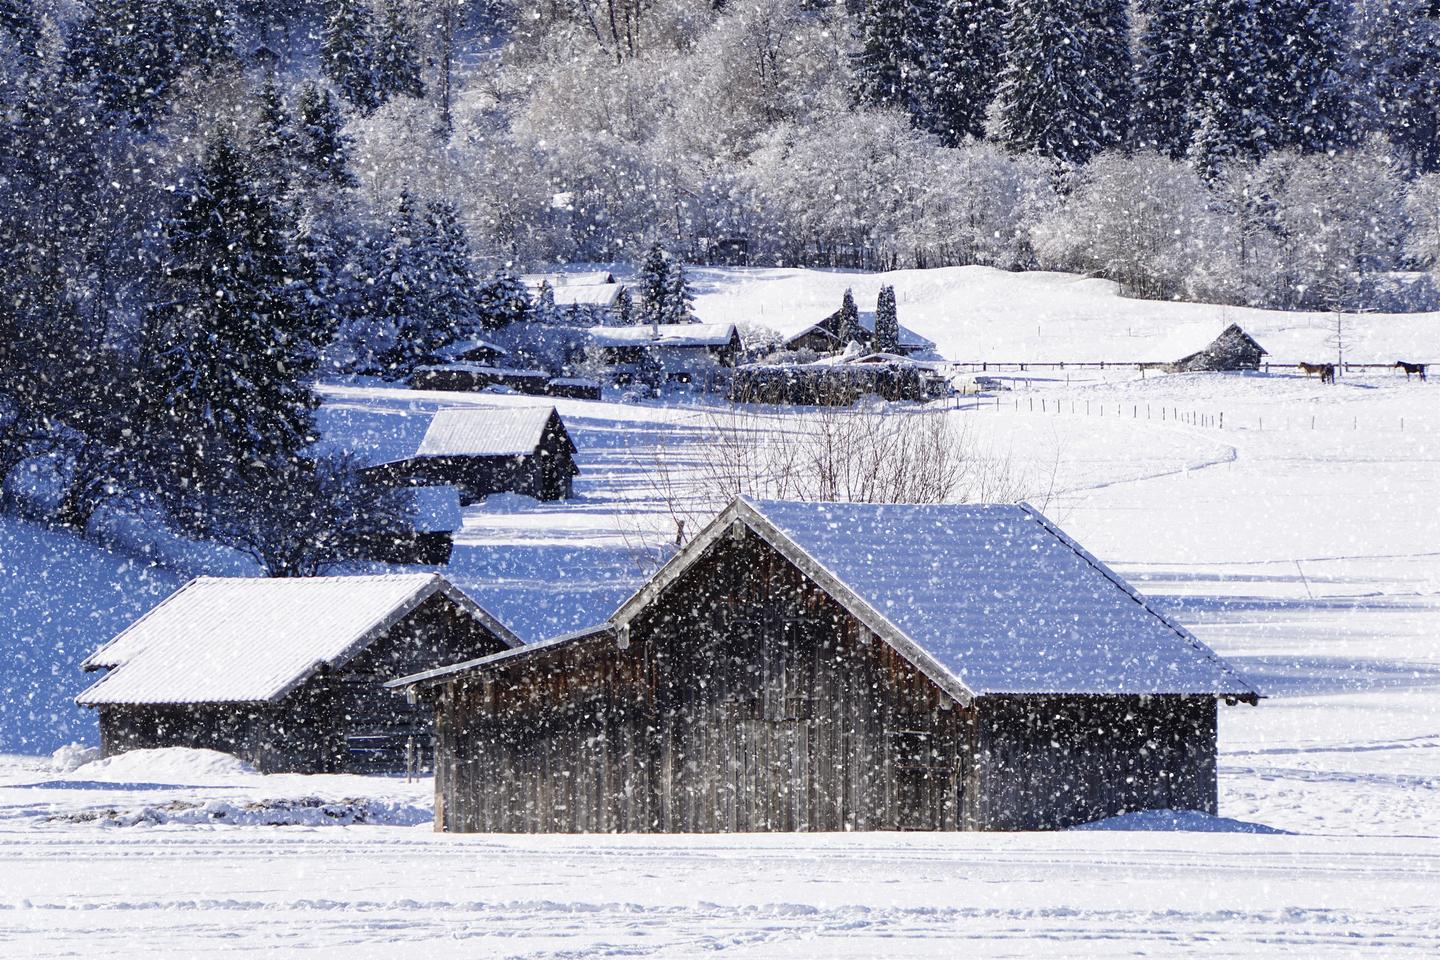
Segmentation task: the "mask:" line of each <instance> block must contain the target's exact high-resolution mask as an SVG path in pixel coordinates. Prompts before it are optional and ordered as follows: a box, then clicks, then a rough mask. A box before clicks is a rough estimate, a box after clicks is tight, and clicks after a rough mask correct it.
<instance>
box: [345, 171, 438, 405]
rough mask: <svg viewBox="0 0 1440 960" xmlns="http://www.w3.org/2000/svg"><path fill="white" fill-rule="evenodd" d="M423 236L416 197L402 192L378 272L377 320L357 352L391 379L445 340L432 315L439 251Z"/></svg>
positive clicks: (423, 227) (382, 251)
mask: <svg viewBox="0 0 1440 960" xmlns="http://www.w3.org/2000/svg"><path fill="white" fill-rule="evenodd" d="M424 232H425V224H424V223H423V222H422V219H421V216H420V212H419V210H418V208H417V205H416V203H415V198H414V197H413V196H412V195H411V194H410V193H408V192H405V193H402V194H401V195H400V199H399V201H398V203H397V204H396V208H395V213H394V215H393V216H392V217H391V218H390V221H389V224H388V225H387V231H386V233H387V235H386V238H385V242H384V243H383V244H382V246H381V247H380V249H379V251H378V260H377V263H376V265H375V268H374V277H375V293H374V299H375V315H374V322H373V325H372V327H371V329H370V330H369V331H368V332H367V335H366V337H365V339H366V340H367V341H368V342H367V343H364V344H361V345H360V347H361V349H360V350H359V351H358V352H360V353H361V354H362V355H365V354H367V353H368V355H369V356H370V357H373V365H374V366H376V367H378V372H380V373H381V374H383V375H386V376H391V377H394V376H403V375H406V374H409V373H410V372H411V371H412V370H414V368H415V366H416V364H418V363H419V362H420V359H421V358H422V357H423V356H425V354H427V353H428V352H430V351H431V350H433V349H434V348H435V347H436V346H438V345H439V344H440V343H442V342H444V341H443V338H441V337H440V336H439V331H438V330H437V328H438V327H439V326H440V324H439V323H438V322H437V320H436V317H435V315H434V313H433V306H434V301H435V296H434V288H433V281H434V272H433V270H434V263H433V253H434V252H433V250H432V249H430V247H429V246H428V245H427V244H426V242H425V236H424Z"/></svg>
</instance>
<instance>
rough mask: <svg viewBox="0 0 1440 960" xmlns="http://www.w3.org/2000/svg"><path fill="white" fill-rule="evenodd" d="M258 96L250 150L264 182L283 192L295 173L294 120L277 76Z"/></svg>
mask: <svg viewBox="0 0 1440 960" xmlns="http://www.w3.org/2000/svg"><path fill="white" fill-rule="evenodd" d="M256 100H257V102H256V111H255V121H254V133H253V135H252V137H251V143H250V152H251V154H252V155H253V157H254V160H255V164H256V168H257V172H258V173H259V174H260V175H261V177H262V182H266V183H269V184H270V186H271V189H272V190H273V191H274V192H275V194H276V195H277V196H278V195H282V194H284V193H285V190H286V187H287V185H288V184H289V182H290V178H291V176H292V175H293V173H294V169H293V168H294V163H295V155H296V148H297V144H296V138H295V130H294V121H293V120H292V119H291V117H290V111H289V110H288V109H286V107H285V100H284V98H283V97H282V96H281V93H280V87H279V86H278V85H277V84H276V83H275V78H274V77H273V76H272V77H267V78H266V79H265V82H264V83H263V84H262V85H261V87H260V90H259V93H258V94H257V98H256Z"/></svg>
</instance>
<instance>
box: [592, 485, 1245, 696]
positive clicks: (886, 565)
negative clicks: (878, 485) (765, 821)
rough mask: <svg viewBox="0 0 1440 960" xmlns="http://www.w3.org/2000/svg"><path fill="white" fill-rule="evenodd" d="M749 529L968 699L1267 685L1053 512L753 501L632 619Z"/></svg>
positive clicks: (635, 605) (1236, 692) (1230, 692)
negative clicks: (1051, 516)
mask: <svg viewBox="0 0 1440 960" xmlns="http://www.w3.org/2000/svg"><path fill="white" fill-rule="evenodd" d="M741 528H743V529H748V530H749V531H751V532H753V533H754V534H755V535H756V536H758V537H759V538H761V539H762V540H764V541H765V542H766V543H767V544H769V545H770V546H771V547H772V548H773V549H775V550H776V551H778V552H779V553H780V554H782V555H783V556H785V557H786V558H787V559H788V560H790V561H791V562H792V563H794V564H795V565H796V566H797V567H798V568H799V569H800V570H801V571H803V572H804V573H805V574H806V575H807V576H808V577H810V578H811V579H812V580H814V581H815V582H816V583H818V584H819V585H820V586H821V587H822V588H823V589H824V590H825V591H826V592H827V593H828V594H829V595H830V596H832V597H834V598H835V599H836V600H837V601H838V602H839V603H840V604H841V605H842V606H844V607H845V609H846V610H847V611H849V612H850V613H851V615H853V616H855V617H856V618H857V619H858V620H860V621H861V622H862V623H864V624H865V625H866V626H868V627H869V628H870V629H871V630H873V631H875V633H876V634H877V635H878V636H880V637H882V638H884V639H885V640H886V641H888V642H889V643H890V644H891V645H892V646H894V647H895V649H896V650H897V651H898V652H900V653H901V654H902V655H903V656H905V657H906V659H907V660H909V661H910V662H911V663H912V664H914V666H915V667H916V668H917V669H919V670H920V671H921V672H922V673H924V674H925V675H926V676H928V677H930V679H931V680H932V681H934V682H935V683H936V684H937V685H938V686H939V687H940V688H941V689H943V690H945V691H946V692H947V693H949V694H950V695H951V696H953V697H954V698H955V699H956V700H957V701H959V702H961V703H969V702H970V701H971V700H973V699H974V698H975V697H978V696H994V695H1013V694H1057V695H1098V696H1121V695H1161V694H1174V695H1211V696H1217V697H1223V698H1226V699H1233V700H1244V701H1254V700H1255V699H1257V698H1258V694H1257V692H1256V691H1255V690H1254V689H1253V688H1252V687H1251V686H1250V685H1249V684H1247V683H1245V681H1244V680H1242V679H1241V678H1240V677H1239V676H1238V675H1237V674H1236V673H1235V671H1234V670H1233V669H1232V668H1231V667H1230V666H1229V664H1227V663H1226V662H1225V661H1224V660H1222V659H1221V658H1220V657H1218V656H1217V655H1216V654H1215V653H1214V652H1213V651H1211V650H1210V649H1209V648H1208V647H1206V646H1205V645H1204V644H1203V643H1201V642H1200V641H1199V640H1198V639H1196V638H1195V637H1194V636H1193V635H1192V634H1190V632H1189V631H1187V630H1186V629H1185V628H1184V627H1182V626H1180V625H1179V624H1177V623H1175V622H1174V621H1172V620H1170V619H1169V618H1167V617H1166V616H1165V615H1164V614H1162V613H1160V612H1159V611H1158V610H1156V609H1155V608H1154V607H1153V606H1152V605H1151V604H1150V603H1149V602H1148V601H1147V600H1145V598H1144V597H1142V596H1141V595H1140V594H1139V593H1138V592H1136V591H1135V590H1134V589H1133V588H1132V587H1130V586H1129V585H1128V584H1127V583H1126V582H1125V581H1124V580H1123V579H1122V578H1120V577H1119V576H1118V575H1116V574H1115V573H1113V572H1112V571H1111V570H1109V569H1108V568H1107V567H1105V566H1104V564H1102V563H1100V561H1098V560H1097V559H1095V558H1094V557H1093V556H1091V555H1090V554H1088V553H1087V552H1085V551H1084V550H1083V549H1081V548H1080V547H1079V545H1078V544H1076V543H1075V542H1074V541H1073V540H1071V539H1070V538H1069V537H1067V536H1065V534H1064V533H1062V532H1061V531H1060V530H1059V529H1058V528H1057V527H1055V526H1054V525H1053V524H1052V523H1051V522H1050V521H1048V520H1047V519H1045V518H1044V517H1043V516H1042V515H1041V514H1040V513H1039V512H1038V511H1036V510H1034V509H1033V508H1031V507H1029V506H1023V505H1022V506H1011V505H912V504H833V503H782V502H765V501H751V500H747V499H740V500H737V501H736V502H735V503H733V504H731V506H730V507H728V508H727V509H726V510H725V511H724V512H723V513H722V514H721V515H720V516H719V517H718V518H717V519H716V520H715V521H714V522H712V523H711V525H710V526H709V527H707V528H706V530H705V531H704V532H703V533H701V535H700V536H698V537H697V538H696V539H695V540H694V541H692V542H691V543H690V544H689V545H688V546H687V547H686V548H685V550H683V551H682V552H681V553H680V554H678V555H677V556H676V557H674V558H673V559H672V560H671V561H670V563H668V564H667V565H666V566H665V567H664V568H663V569H662V570H661V571H660V572H659V573H658V574H657V575H656V576H655V577H654V578H653V579H652V580H651V581H650V582H649V583H647V584H646V585H645V586H644V587H642V588H641V589H640V591H638V592H637V593H636V594H635V595H634V596H633V597H631V598H630V599H629V600H628V601H626V602H625V604H623V605H622V606H621V608H620V609H619V610H618V611H617V612H616V614H615V615H614V617H613V618H612V619H613V622H614V623H615V624H616V626H617V628H618V629H619V630H621V631H623V630H624V629H625V627H626V625H627V624H628V623H629V622H630V621H631V620H633V619H634V618H635V617H636V616H637V615H638V614H639V613H640V612H641V611H643V610H644V609H645V608H646V607H647V606H648V605H649V604H650V603H652V602H653V601H654V600H655V599H656V597H658V596H659V595H660V594H661V593H663V592H664V591H665V590H666V589H667V588H668V587H669V586H670V584H672V583H673V582H674V581H675V580H676V578H678V577H679V576H680V575H681V574H682V573H683V572H684V571H685V570H686V569H688V568H689V567H690V566H691V565H692V564H694V563H695V562H696V561H697V560H698V559H699V557H700V556H701V555H703V554H704V553H705V552H706V551H707V550H708V549H709V548H710V547H711V546H712V545H713V544H714V543H715V541H716V540H717V539H719V538H721V537H724V536H727V535H732V532H733V531H734V530H737V529H741Z"/></svg>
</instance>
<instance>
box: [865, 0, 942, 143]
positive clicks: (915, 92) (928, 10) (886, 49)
mask: <svg viewBox="0 0 1440 960" xmlns="http://www.w3.org/2000/svg"><path fill="white" fill-rule="evenodd" d="M932 4H933V0H867V2H866V3H865V5H864V8H863V9H862V10H861V12H860V17H859V21H860V22H859V33H860V38H859V41H860V49H859V52H858V53H857V54H856V56H855V63H854V70H855V74H854V83H855V99H856V101H857V102H859V103H861V104H865V105H867V106H875V107H890V108H893V109H896V110H902V111H904V112H906V113H907V114H909V115H910V116H911V117H913V118H921V117H923V115H924V110H925V100H926V90H927V87H928V86H929V73H930V71H929V66H928V65H929V59H930V58H929V54H928V51H927V42H926V39H925V38H926V37H927V36H931V35H933V32H934V29H935V28H934V26H933V23H934V12H935V11H934V10H933V9H932Z"/></svg>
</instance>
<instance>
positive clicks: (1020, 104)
mask: <svg viewBox="0 0 1440 960" xmlns="http://www.w3.org/2000/svg"><path fill="white" fill-rule="evenodd" d="M1005 47H1006V51H1007V52H1006V64H1005V69H1004V70H1003V71H1002V72H1001V75H1000V89H999V93H998V100H999V107H998V109H999V118H1000V138H1001V140H1002V141H1003V142H1004V143H1005V145H1006V146H1008V147H1009V148H1010V149H1011V150H1014V151H1016V152H1019V153H1037V154H1039V155H1040V156H1043V157H1050V158H1052V159H1054V160H1057V161H1059V162H1061V163H1084V162H1085V161H1086V160H1088V159H1089V158H1090V157H1091V156H1092V155H1093V154H1094V153H1095V152H1096V151H1098V150H1100V149H1102V148H1103V147H1104V146H1105V145H1106V142H1107V138H1108V133H1107V122H1106V117H1105V109H1104V88H1103V86H1102V84H1101V80H1100V77H1099V75H1098V64H1097V58H1096V51H1095V49H1094V44H1093V43H1092V42H1091V35H1090V23H1089V21H1088V19H1087V18H1085V17H1077V16H1075V11H1074V9H1073V7H1072V6H1071V5H1070V4H1068V3H1064V2H1061V0H1012V2H1011V4H1010V20H1009V23H1008V25H1007V28H1006V31H1005Z"/></svg>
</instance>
